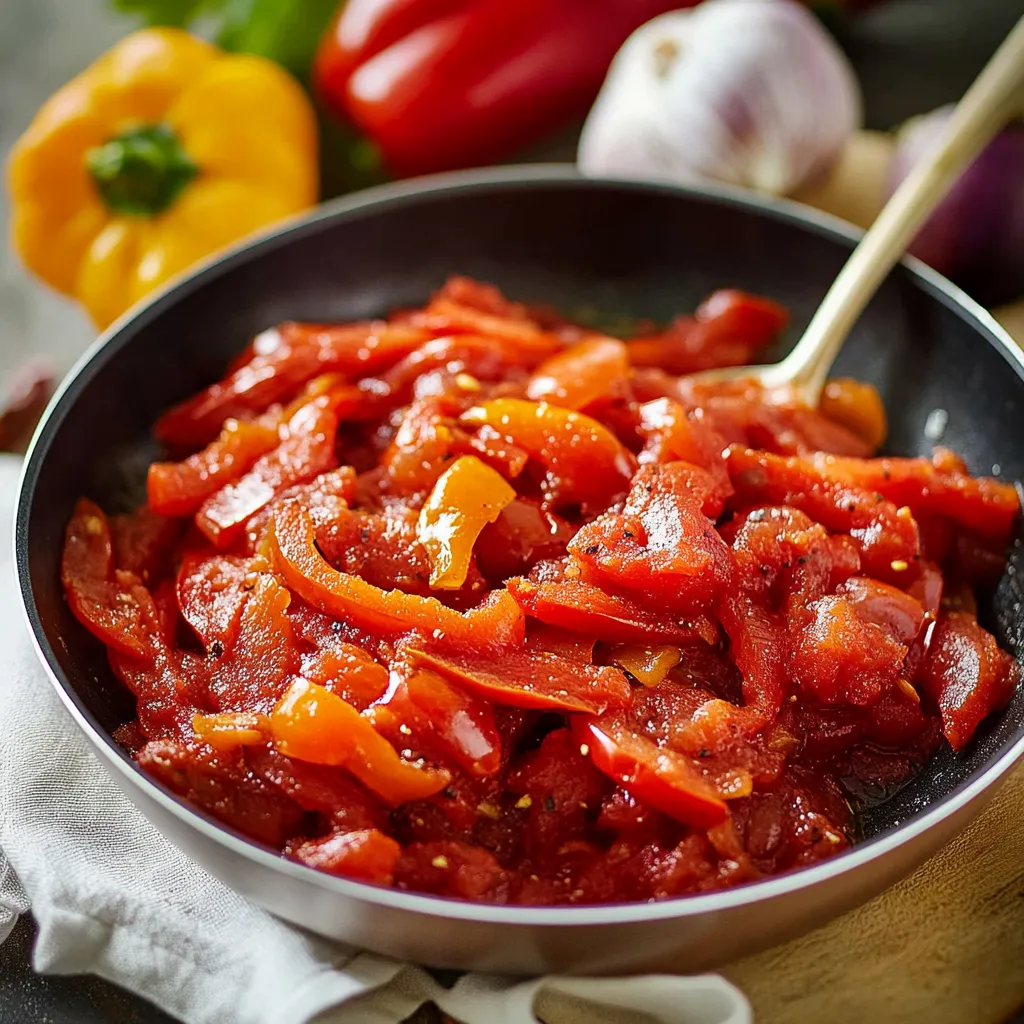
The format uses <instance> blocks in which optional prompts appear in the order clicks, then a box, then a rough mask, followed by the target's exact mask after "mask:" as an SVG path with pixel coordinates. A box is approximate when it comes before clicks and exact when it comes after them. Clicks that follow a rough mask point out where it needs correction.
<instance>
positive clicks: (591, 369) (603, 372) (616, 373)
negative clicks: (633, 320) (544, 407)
mask: <svg viewBox="0 0 1024 1024" xmlns="http://www.w3.org/2000/svg"><path fill="white" fill-rule="evenodd" d="M627 373H629V350H628V349H627V348H626V345H625V343H624V342H621V341H618V340H617V339H616V338H605V337H601V336H600V335H598V336H597V337H594V338H588V339H587V340H586V341H581V342H579V343H578V344H576V345H573V346H572V348H567V349H566V350H565V351H564V352H559V353H557V354H556V355H553V356H551V358H550V359H545V360H544V362H543V363H541V364H540V366H538V367H537V369H536V370H534V371H533V375H532V376H531V377H530V381H529V384H527V387H526V394H527V397H529V398H532V399H533V400H534V401H535V402H550V403H551V404H552V405H560V406H563V407H565V408H566V409H582V408H584V406H587V405H589V404H590V403H591V402H593V401H594V400H595V399H598V398H600V397H601V396H602V395H607V394H608V393H609V391H610V390H611V388H612V387H613V385H614V384H615V383H617V382H619V381H621V380H622V379H623V378H624V377H625V376H626V374H627Z"/></svg>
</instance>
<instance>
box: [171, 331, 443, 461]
mask: <svg viewBox="0 0 1024 1024" xmlns="http://www.w3.org/2000/svg"><path fill="white" fill-rule="evenodd" d="M427 338H428V335H427V334H425V333H424V332H423V331H422V330H420V329H419V328H416V327H411V326H408V325H392V324H387V323H383V322H380V321H373V322H367V323H361V324H346V325H343V326H328V325H322V324H300V323H285V324H281V325H280V326H279V327H277V328H275V329H274V330H272V331H265V332H264V333H263V334H261V335H260V336H259V337H258V338H257V339H256V342H254V348H253V355H252V358H251V359H250V360H249V361H248V362H247V363H245V364H243V365H242V366H238V367H236V368H235V369H234V370H233V371H232V372H231V373H229V374H228V376H227V377H225V379H224V380H222V381H219V382H218V383H216V384H211V385H210V387H208V388H206V390H205V391H201V392H200V393H199V394H198V395H196V396H195V397H194V398H190V399H188V400H187V401H184V402H182V403H181V404H180V405H176V406H174V408H173V409H169V410H168V411H167V412H165V413H164V414H163V416H161V417H160V419H159V420H158V421H157V424H156V428H155V429H156V435H157V437H158V438H159V439H160V440H161V441H164V442H166V443H168V444H173V445H181V446H184V447H192V446H195V445H201V444H206V443H207V442H208V441H210V440H211V439H212V438H214V437H216V436H217V432H218V431H219V430H220V428H221V425H222V424H223V422H224V420H225V419H228V418H230V417H236V418H239V419H244V418H246V417H248V416H251V415H252V414H253V413H258V412H263V410H265V409H267V408H268V407H269V406H271V405H273V404H274V403H275V402H287V401H288V400H289V399H291V398H293V397H294V396H295V394H296V393H297V392H298V390H299V388H301V387H302V385H303V384H305V383H306V382H307V381H309V380H312V379H313V378H314V377H316V376H317V375H318V374H321V373H326V372H328V371H336V372H339V373H344V374H350V375H356V374H358V375H359V376H365V375H368V374H372V373H376V372H378V371H379V370H382V369H384V368H385V367H387V366H388V365H390V364H391V363H393V362H395V361H396V360H398V359H400V358H402V356H404V355H407V354H408V353H409V352H411V351H412V350H413V349H414V348H416V347H417V346H418V345H421V344H423V342H424V341H426V340H427Z"/></svg>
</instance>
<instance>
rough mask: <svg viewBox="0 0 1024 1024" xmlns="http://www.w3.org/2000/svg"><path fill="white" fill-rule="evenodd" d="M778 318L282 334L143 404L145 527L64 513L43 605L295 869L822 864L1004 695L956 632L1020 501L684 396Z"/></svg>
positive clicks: (874, 410)
mask: <svg viewBox="0 0 1024 1024" xmlns="http://www.w3.org/2000/svg"><path fill="white" fill-rule="evenodd" d="M784 322H785V312H784V310H782V309H781V308H780V307H779V306H777V305H776V304H775V303H773V302H771V301H769V300H767V299H762V298H757V297H754V296H750V295H745V294H743V293H740V292H736V291H722V292H718V293H716V294H715V295H713V296H711V298H709V299H708V300H707V301H706V302H705V303H704V304H703V305H702V306H701V307H700V308H699V309H698V310H697V312H696V313H695V314H694V315H693V316H686V317H680V318H678V319H677V320H676V321H675V322H673V323H672V324H671V325H670V326H669V327H668V328H667V329H665V330H663V331H654V330H653V329H641V333H640V336H639V337H637V338H636V339H634V340H632V341H630V342H622V341H620V340H618V339H615V338H610V337H607V336H605V335H602V334H599V333H597V332H595V331H592V330H588V329H585V328H582V327H578V326H575V325H573V324H570V323H567V322H565V321H564V320H562V319H560V318H559V317H557V316H556V315H554V314H552V313H549V312H544V311H536V310H529V309H527V308H526V307H524V306H522V305H519V304H517V303H514V302H510V301H508V300H507V299H505V298H504V297H503V296H502V295H500V294H499V293H498V292H497V291H496V290H495V289H493V288H491V287H488V286H485V285H480V284H476V283H474V282H471V281H467V280H464V279H454V280H452V281H450V282H449V283H448V284H447V285H446V286H445V288H444V289H443V290H442V291H441V292H440V293H439V294H437V295H436V296H435V297H434V298H433V299H432V300H431V302H430V303H429V304H428V305H427V306H426V307H425V308H423V309H419V310H414V311H410V312H402V313H398V314H396V315H394V316H392V317H391V318H390V319H389V320H387V321H374V322H365V323H357V324H346V325H320V324H305V323H301V324H300V323H287V324H282V325H280V326H279V327H277V328H276V329H274V330H272V331H269V332H266V333H265V334H263V335H261V336H260V337H258V338H257V339H256V340H255V341H254V342H253V343H252V345H250V346H249V348H248V349H246V351H245V352H244V353H243V354H242V355H241V356H239V358H238V359H237V360H236V362H235V363H234V364H233V365H232V366H231V367H230V368H229V370H228V373H227V375H226V376H225V377H224V379H223V380H221V381H218V382H217V383H216V384H213V385H211V386H210V387H208V388H206V389H205V390H204V391H203V392H201V393H200V394H199V395H197V396H195V397H194V398H191V399H189V400H188V401H186V402H184V403H182V404H181V405H179V406H177V407H175V408H173V409H171V410H170V411H168V412H166V413H165V414H164V415H163V416H162V417H161V418H160V420H159V421H158V423H157V426H156V433H157V436H158V437H159V438H160V439H161V440H162V441H163V442H164V443H165V444H166V445H167V447H168V450H169V451H170V452H171V453H172V454H173V455H174V456H175V458H176V459H177V461H167V462H160V463H155V464H154V465H152V466H151V467H150V471H149V481H148V492H149V500H148V504H147V506H146V507H144V508H141V509H139V510H138V511H137V512H135V513H133V514H131V515H116V516H112V517H109V518H108V517H107V516H106V515H105V514H104V513H103V511H101V510H100V509H99V508H98V507H97V506H96V505H95V504H93V503H92V502H91V501H89V500H87V499H82V501H80V502H79V504H78V506H77V508H76V511H75V514H74V517H73V519H72V520H71V522H70V524H69V526H68V531H67V540H66V544H65V549H64V559H63V581H64V586H65V589H66V593H67V598H68V601H69V603H70V606H71V608H72V610H73V611H74V613H75V615H76V616H77V617H78V618H79V619H80V620H81V621H82V622H83V623H84V624H85V625H86V626H87V627H88V628H89V629H90V630H91V631H92V632H93V633H94V634H95V635H96V636H97V637H99V638H100V639H101V640H102V641H103V642H104V643H105V644H106V645H107V647H108V650H109V657H110V663H111V666H112V668H113V670H114V672H115V673H116V674H117V675H118V676H119V677H120V678H121V679H122V680H123V682H124V684H125V685H126V686H127V687H128V688H129V689H130V690H131V691H132V693H134V695H135V697H136V699H137V704H138V717H137V720H136V721H134V722H133V723H131V724H129V725H127V726H125V727H124V728H122V730H121V731H120V733H119V736H120V738H121V740H122V742H124V743H125V744H126V745H128V746H129V747H130V749H131V750H132V752H133V754H134V755H135V756H136V757H137V759H138V762H139V764H140V765H141V766H142V767H143V768H144V769H145V770H146V771H147V772H149V773H150V774H151V775H153V776H154V777H155V778H156V779H158V780H159V781H161V782H162V783H164V784H165V785H166V786H168V787H169V788H170V789H172V790H173V791H174V792H176V793H178V794H180V795H182V796H183V797H185V798H186V799H187V800H189V801H190V802H191V803H193V804H194V805H196V806H197V807H199V808H201V809H203V810H204V811H206V812H207V813H209V814H211V815H213V816H215V817H216V818H218V819H220V820H221V821H222V822H224V823H225V824H226V825H228V826H230V827H231V828H234V829H237V830H238V831H240V832H242V833H245V834H246V835H248V836H251V837H252V838H253V839H256V840H258V841H260V842H263V843H266V844H269V845H270V846H272V847H274V848H276V849H279V850H281V851H283V853H284V855H285V856H288V857H291V858H294V859H295V860H298V861H301V862H303V863H305V864H308V865H310V866H312V867H314V868H317V869H319V870H322V871H327V872H331V873H334V874H338V875H343V876H346V877H349V878H355V879H359V880H362V881H368V882H373V883H376V884H380V885H388V886H395V887H398V888H403V889H409V890H414V891H417V892H424V893H434V894H438V895H443V896H453V897H460V898H463V899H470V900H483V901H490V902H499V903H528V904H565V903H596V902H604V901H613V900H614V901H623V900H650V899H661V898H664V897H670V896H676V895H681V894H685V893H692V892H699V891H705V890H709V889H716V888H721V887H724V886H731V885H736V884H738V883H742V882H748V881H751V880H754V879H757V878H760V877H763V876H765V875H770V874H775V873H777V872H781V871H787V870H790V869H792V868H796V867H800V866H801V865H806V864H810V863H813V862H815V861H818V860H821V859H823V858H827V857H831V856H834V855H835V854H837V853H839V852H840V851H842V850H843V849H845V848H846V847H847V846H848V845H849V844H850V843H851V842H852V841H853V840H854V838H855V835H854V832H855V830H854V824H853V812H852V810H851V805H852V804H853V803H854V802H855V801H854V800H853V798H854V797H856V796H858V795H861V794H864V793H870V792H883V793H884V792H890V791H891V790H892V789H894V788H895V787H898V786H900V785H901V784H903V783H904V782H905V781H906V780H907V779H908V778H910V777H911V776H912V775H913V773H914V772H915V771H917V770H918V769H919V768H920V766H921V765H922V764H923V763H924V762H926V761H927V759H928V758H929V757H930V756H931V755H932V754H933V753H934V751H935V750H936V749H937V747H938V746H939V745H940V744H941V743H943V742H946V743H949V744H951V745H952V746H953V748H954V749H956V750H959V749H961V748H963V747H964V746H965V745H966V744H967V743H969V742H970V740H971V738H972V736H973V734H974V732H975V730H976V729H977V727H978V725H979V724H980V723H981V721H982V720H983V719H984V718H985V717H986V716H987V715H988V714H990V713H991V712H992V711H994V710H996V709H998V708H1000V707H1002V706H1003V705H1004V704H1005V703H1006V702H1007V700H1008V699H1009V697H1010V696H1011V694H1012V693H1013V691H1014V688H1015V687H1016V685H1017V681H1018V676H1019V670H1018V666H1017V664H1016V662H1015V661H1014V660H1013V659H1012V658H1011V657H1010V656H1009V655H1008V654H1006V653H1005V652H1003V651H1002V650H1000V649H999V647H998V645H997V643H996V641H995V639H994V638H993V637H992V636H991V635H990V634H989V633H987V632H986V631H985V630H984V629H983V628H982V627H981V626H979V625H978V622H977V619H976V617H975V603H974V596H973V595H974V590H975V588H977V587H980V586H984V585H986V583H989V582H991V580H992V578H993V576H995V577H998V574H999V572H1000V571H1001V569H1002V565H1003V560H1004V553H1005V551H1006V548H1007V545H1008V543H1009V539H1010V535H1011V531H1012V529H1013V527H1014V523H1015V520H1016V517H1017V514H1018V501H1017V495H1016V492H1015V490H1014V489H1013V487H1011V486H1009V485H1007V484H1005V483H1000V482H998V481H995V480H990V479H977V478H974V477H972V476H970V475H969V474H968V473H967V471H966V468H965V467H964V465H963V464H962V462H961V461H960V460H959V459H958V458H957V457H956V456H955V455H954V454H952V453H951V452H948V451H943V450H940V451H937V452H936V454H935V457H934V458H932V459H895V458H874V457H872V456H873V453H874V450H875V448H876V446H877V445H878V444H879V443H880V442H881V440H882V439H883V437H884V433H885V419H884V413H883V411H882V408H881V403H880V402H879V400H878V396H877V394H876V393H875V392H874V391H873V389H871V388H870V387H868V386H866V385H861V384H857V383H855V382H853V381H837V382H833V383H832V384H830V386H829V389H828V391H827V393H826V397H825V400H824V401H823V404H822V408H821V409H820V410H817V411H814V410H809V409H807V408H803V407H800V406H799V405H797V404H795V403H793V402H786V401H785V400H784V399H780V398H779V396H772V401H771V402H768V401H767V400H766V396H764V395H763V394H761V393H760V392H759V391H758V390H757V389H756V388H755V387H753V386H751V385H749V384H738V385H730V386H728V387H718V388H714V389H709V388H706V387H705V388H700V387H698V386H696V385H695V384H694V383H693V382H692V381H691V380H689V379H688V378H687V377H686V376H685V375H686V374H688V373H691V372H693V371H696V370H701V369H705V368H709V367H714V366H722V365H738V364H743V363H746V362H749V361H751V360H754V359H756V358H757V356H758V354H759V353H760V352H761V350H762V349H764V348H765V347H766V346H767V345H768V344H770V343H771V342H772V341H773V340H774V339H775V338H776V336H777V335H778V333H779V331H780V330H781V328H782V327H783V325H784Z"/></svg>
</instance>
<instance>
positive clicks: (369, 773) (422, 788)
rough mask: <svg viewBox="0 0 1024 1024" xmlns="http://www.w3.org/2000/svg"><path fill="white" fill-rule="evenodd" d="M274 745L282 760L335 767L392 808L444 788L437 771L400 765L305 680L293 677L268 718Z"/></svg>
mask: <svg viewBox="0 0 1024 1024" xmlns="http://www.w3.org/2000/svg"><path fill="white" fill-rule="evenodd" d="M270 731H271V736H272V737H273V741H274V746H275V747H276V748H277V749H278V750H279V751H280V752H281V753H282V754H284V755H285V756H286V757H297V758H298V759H299V760H300V761H311V762H312V763H313V764H328V765H341V766H342V767H344V768H347V769H348V770H349V771H350V772H351V773H352V774H353V775H354V776H355V777H356V778H357V779H359V781H360V782H362V783H363V785H364V786H366V788H367V789H369V790H371V791H372V792H374V793H376V794H377V796H379V797H380V798H381V799H382V800H384V801H385V802H386V803H388V804H390V805H391V806H392V807H397V806H398V805H399V804H403V803H405V802H406V801H408V800H422V799H424V798H425V797H428V796H432V795H433V794H434V793H437V792H439V791H440V790H442V789H444V787H445V786H447V785H448V782H449V781H450V779H451V776H450V775H449V774H448V772H446V771H444V770H443V769H440V768H420V767H418V766H417V765H414V764H411V763H410V762H408V761H403V760H402V759H401V758H400V757H399V756H398V753H397V752H396V751H395V748H394V747H393V746H391V744H390V743H388V741H387V740H386V739H384V737H383V736H380V735H379V734H378V733H377V731H376V729H374V727H373V726H372V725H371V724H370V721H369V720H368V719H367V718H365V717H364V716H363V715H361V714H360V713H359V712H358V711H356V709H355V708H354V707H352V705H351V704H346V703H345V701H343V700H342V699H341V698H340V697H336V696H335V695H334V694H333V693H331V692H330V690H325V689H324V688H323V687H322V686H317V684H316V683H311V682H309V680H308V679H301V678H300V679H296V680H295V681H294V682H293V683H292V684H291V686H290V687H289V688H288V692H287V693H286V694H285V695H284V697H282V698H281V701H280V703H279V704H278V705H277V706H276V707H275V708H274V711H273V713H272V714H271V716H270Z"/></svg>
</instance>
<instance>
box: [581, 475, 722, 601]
mask: <svg viewBox="0 0 1024 1024" xmlns="http://www.w3.org/2000/svg"><path fill="white" fill-rule="evenodd" d="M713 488H714V485H713V483H712V482H711V480H710V477H709V476H708V474H707V472H706V471H705V470H703V469H700V468H699V467H697V466H692V465H690V464H689V463H687V462H670V463H667V464H666V465H663V466H659V465H647V466H641V467H640V469H639V470H638V471H637V473H636V476H634V477H633V482H632V486H631V488H630V491H629V497H628V498H627V500H626V505H625V508H624V509H623V510H622V511H621V512H605V513H604V514H603V515H600V516H598V517H597V519H595V520H594V521H593V522H591V523H587V524H586V525H585V526H583V527H581V528H580V530H579V532H578V533H577V534H576V536H575V537H574V538H573V539H572V540H571V541H570V542H569V546H568V550H569V553H570V554H572V555H574V556H575V557H576V558H577V559H578V560H579V561H580V562H581V563H582V564H583V565H584V566H585V567H586V570H587V572H588V573H589V574H590V575H591V576H592V577H595V578H597V579H599V580H601V581H603V582H605V583H607V584H608V585H610V586H611V587H613V588H616V589H626V590H629V591H631V592H636V593H639V594H642V595H644V598H645V599H648V600H652V601H656V602H658V603H659V604H660V606H661V607H663V608H668V609H669V610H671V611H678V612H680V613H681V614H695V613H696V612H698V611H702V610H703V609H705V608H708V607H710V606H711V604H712V603H713V602H714V600H715V598H716V597H717V595H718V594H719V593H720V592H721V590H722V588H723V587H724V586H725V584H726V583H727V582H728V579H729V576H730V574H731V572H732V556H731V553H730V551H729V548H728V546H727V545H726V543H725V541H723V540H722V538H721V536H720V535H719V534H718V533H717V531H716V530H715V527H714V524H713V523H712V522H711V520H710V519H708V518H707V516H706V515H704V511H703V509H704V506H705V503H706V501H707V498H708V495H709V494H710V493H711V492H712V491H713Z"/></svg>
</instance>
